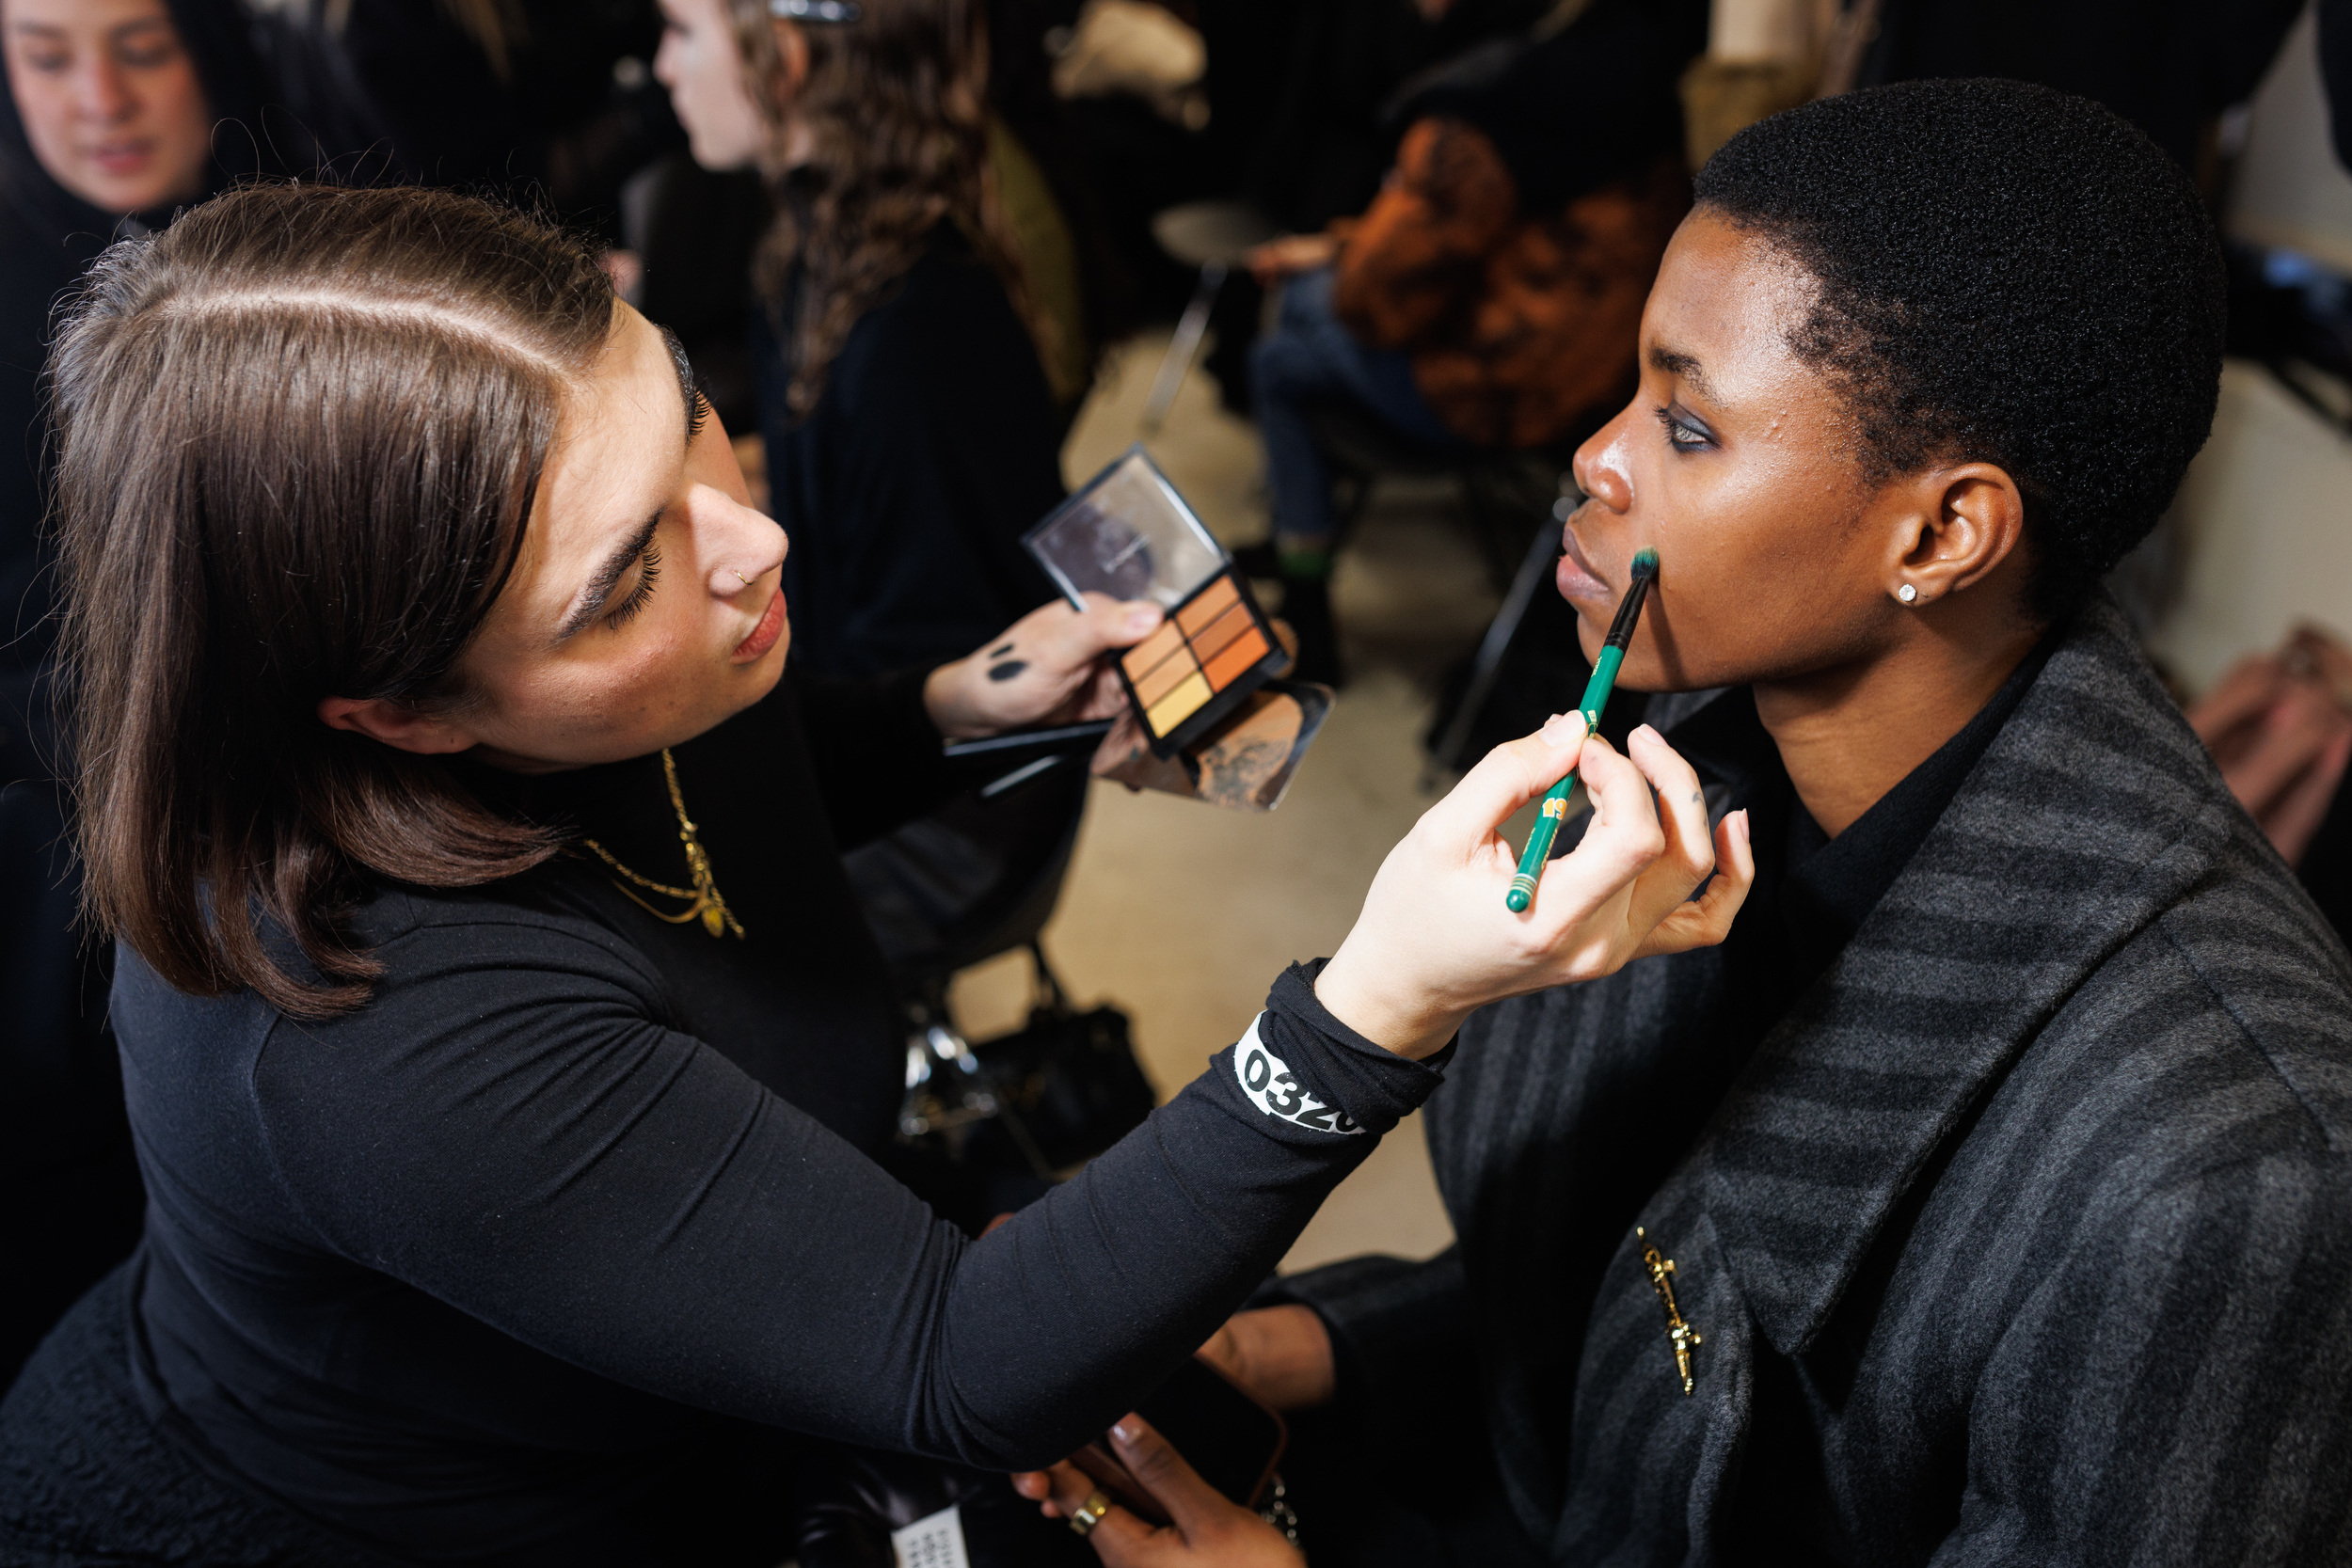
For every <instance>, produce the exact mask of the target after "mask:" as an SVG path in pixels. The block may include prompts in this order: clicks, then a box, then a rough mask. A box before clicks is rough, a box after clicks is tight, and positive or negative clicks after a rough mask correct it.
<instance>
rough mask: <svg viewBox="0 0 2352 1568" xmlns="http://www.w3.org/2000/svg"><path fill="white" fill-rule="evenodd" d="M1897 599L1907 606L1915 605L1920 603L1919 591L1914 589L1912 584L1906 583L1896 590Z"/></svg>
mask: <svg viewBox="0 0 2352 1568" xmlns="http://www.w3.org/2000/svg"><path fill="white" fill-rule="evenodd" d="M1895 597H1897V598H1899V599H1900V600H1902V602H1903V603H1905V604H1915V603H1917V602H1918V598H1919V590H1917V589H1916V588H1914V587H1912V586H1911V584H1909V583H1907V582H1906V583H1904V584H1903V585H1902V586H1901V587H1900V588H1898V589H1896V590H1895Z"/></svg>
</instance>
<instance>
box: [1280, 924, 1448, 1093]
mask: <svg viewBox="0 0 2352 1568" xmlns="http://www.w3.org/2000/svg"><path fill="white" fill-rule="evenodd" d="M1328 961H1329V960H1328V959H1325V958H1317V959H1316V960H1315V961H1314V962H1313V963H1311V964H1293V965H1291V967H1290V968H1288V969H1286V970H1284V971H1283V972H1282V974H1280V975H1279V977H1278V978H1277V979H1276V980H1275V982H1274V990H1273V991H1272V992H1271V993H1270V994H1269V995H1268V996H1267V997H1266V1004H1265V1011H1264V1012H1263V1013H1261V1014H1260V1015H1259V1016H1258V1021H1257V1022H1255V1023H1253V1024H1251V1025H1250V1032H1249V1034H1248V1035H1247V1036H1244V1037H1243V1038H1242V1041H1241V1043H1240V1044H1238V1045H1236V1046H1235V1047H1234V1048H1233V1071H1234V1072H1235V1074H1236V1077H1237V1079H1238V1082H1239V1084H1240V1086H1241V1089H1242V1091H1243V1094H1244V1097H1245V1098H1247V1099H1248V1101H1250V1103H1252V1104H1254V1105H1255V1106H1257V1108H1258V1109H1259V1110H1261V1111H1263V1112H1265V1113H1267V1114H1268V1115H1270V1116H1276V1117H1282V1118H1283V1119H1285V1120H1289V1121H1296V1122H1298V1123H1300V1125H1302V1126H1311V1127H1315V1128H1317V1129H1319V1130H1321V1131H1324V1132H1343V1133H1347V1132H1373V1133H1375V1134H1379V1133H1383V1132H1388V1131H1389V1130H1390V1129H1391V1128H1392V1127H1394V1126H1395V1125H1396V1124H1397V1123H1398V1122H1400V1121H1402V1120H1404V1119H1405V1117H1406V1116H1408V1115H1410V1114H1411V1113H1412V1112H1414V1111H1416V1110H1418V1109H1420V1107H1421V1103H1422V1101H1425V1100H1427V1099H1428V1098H1429V1097H1430V1095H1431V1094H1432V1093H1434V1092H1436V1090H1437V1087H1438V1085H1439V1084H1442V1083H1443V1082H1445V1070H1444V1069H1445V1064H1446V1063H1447V1062H1449V1061H1451V1060H1453V1055H1454V1044H1453V1042H1452V1041H1448V1042H1447V1044H1446V1047H1445V1049H1444V1050H1443V1051H1440V1052H1438V1053H1437V1054H1436V1055H1435V1056H1432V1057H1430V1058H1429V1059H1428V1060H1427V1061H1425V1062H1415V1061H1408V1060H1406V1058H1405V1057H1403V1056H1400V1055H1398V1054H1397V1053H1395V1052H1393V1051H1389V1050H1386V1049H1384V1048H1383V1047H1381V1046H1378V1045H1375V1044H1374V1043H1373V1042H1372V1041H1370V1040H1368V1039H1366V1038H1364V1037H1363V1036H1361V1035H1359V1034H1358V1033H1357V1032H1356V1031H1355V1030H1353V1029H1350V1028H1349V1027H1348V1026H1347V1025H1346V1024H1344V1023H1342V1022H1340V1021H1339V1020H1338V1019H1336V1018H1334V1017H1332V1016H1331V1014H1330V1011H1329V1010H1328V1009H1327V1008H1326V1007H1325V1006H1324V1005H1323V1003H1322V1000H1321V999H1320V998H1318V997H1317V996H1316V995H1315V985H1314V982H1315V976H1316V975H1318V974H1322V973H1323V966H1324V965H1325V964H1326V963H1327V962H1328Z"/></svg>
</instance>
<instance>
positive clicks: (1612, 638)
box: [1502, 550, 1658, 914]
mask: <svg viewBox="0 0 2352 1568" xmlns="http://www.w3.org/2000/svg"><path fill="white" fill-rule="evenodd" d="M1657 580H1658V552H1657V551H1656V550H1643V551H1641V552H1640V553H1639V554H1637V555H1635V556H1634V558H1633V580H1632V582H1631V583H1629V584H1628V585H1627V587H1626V591H1625V597H1624V598H1622V599H1620V600H1618V601H1617V618H1616V619H1615V620H1613V621H1612V622H1610V623H1609V639H1608V641H1605V642H1603V643H1602V644H1601V645H1600V657H1598V658H1597V659H1595V660H1593V678H1592V679H1591V680H1589V681H1586V682H1585V683H1584V700H1583V701H1582V702H1581V703H1579V704H1577V706H1578V707H1580V708H1581V709H1582V710H1583V712H1584V733H1585V734H1587V735H1590V734H1592V733H1593V731H1595V730H1597V729H1598V728H1599V727H1600V710H1601V709H1602V708H1604V707H1607V706H1608V705H1609V693H1610V691H1611V690H1612V689H1613V688H1614V687H1615V686H1616V684H1617V666H1618V665H1619V664H1621V663H1623V662H1624V661H1625V645H1626V644H1627V643H1629V642H1630V641H1633V626H1634V624H1635V623H1636V622H1638V621H1640V620H1641V618H1642V601H1643V600H1644V599H1646V598H1648V597H1649V585H1650V584H1651V583H1653V582H1655V581H1657ZM1574 788H1576V770H1575V769H1574V768H1570V769H1569V770H1568V776H1567V777H1566V778H1565V779H1562V780H1561V781H1560V782H1559V783H1558V784H1553V785H1552V786H1551V787H1550V788H1549V789H1548V790H1546V791H1545V792H1544V809H1543V810H1542V811H1541V812H1540V813H1539V814H1537V816H1536V817H1535V831H1534V832H1532V833H1529V834H1528V835H1527V852H1526V853H1525V854H1522V855H1521V856H1519V871H1518V876H1516V877H1514V878H1512V879H1511V891H1510V892H1509V893H1506V894H1504V895H1502V902H1503V903H1504V905H1505V906H1507V907H1508V908H1509V909H1510V911H1511V912H1512V913H1513V914H1519V913H1522V912H1524V911H1526V909H1527V907H1528V906H1529V905H1531V904H1533V903H1534V902H1535V882H1536V879H1538V878H1540V877H1541V876H1543V874H1544V862H1546V861H1548V860H1549V859H1551V841H1552V840H1553V839H1555V838H1557V837H1558V836H1559V835H1560V823H1561V820H1562V819H1563V818H1564V817H1565V816H1567V815H1568V793H1569V791H1571V790H1573V789H1574Z"/></svg>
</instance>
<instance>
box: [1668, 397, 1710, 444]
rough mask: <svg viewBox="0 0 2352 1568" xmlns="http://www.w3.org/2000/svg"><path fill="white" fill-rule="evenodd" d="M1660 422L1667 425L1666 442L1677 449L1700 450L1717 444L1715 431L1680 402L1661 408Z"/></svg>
mask: <svg viewBox="0 0 2352 1568" xmlns="http://www.w3.org/2000/svg"><path fill="white" fill-rule="evenodd" d="M1658 422H1659V423H1660V424H1661V425H1664V426H1665V427H1666V444H1667V445H1668V446H1670V447H1673V448H1674V449H1675V450H1676V451H1702V450H1704V449H1705V448H1708V447H1711V446H1713V445H1714V444H1715V433H1714V432H1713V431H1711V430H1709V429H1708V428H1707V426H1706V425H1705V424H1704V423H1703V422H1701V421H1700V420H1699V419H1698V418H1697V417H1696V416H1694V415H1693V414H1692V413H1691V411H1690V410H1689V409H1687V408H1684V407H1683V406H1682V405H1681V404H1666V405H1664V406H1663V407H1661V408H1660V409H1659V410H1658Z"/></svg>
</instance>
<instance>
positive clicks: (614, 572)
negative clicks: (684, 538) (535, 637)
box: [555, 512, 661, 642]
mask: <svg viewBox="0 0 2352 1568" xmlns="http://www.w3.org/2000/svg"><path fill="white" fill-rule="evenodd" d="M660 522H661V514H660V513H659V512H657V513H655V514H654V515H652V516H650V517H648V518H646V519H645V526H644V527H643V528H641V529H639V530H638V531H636V532H635V533H632V534H630V535H629V536H628V538H627V539H624V540H623V541H621V545H620V547H619V548H617V549H615V550H614V551H613V552H612V554H611V555H609V556H607V557H605V559H604V563H603V564H602V565H600V566H598V567H597V568H596V576H595V577H593V578H589V579H588V586H587V587H586V588H584V589H582V590H581V591H580V599H579V602H578V603H576V604H575V605H574V606H573V607H572V612H571V613H570V614H569V615H566V616H564V624H563V625H562V626H558V627H556V628H555V640H556V641H558V642H562V641H564V640H566V639H567V638H572V637H576V636H578V635H579V634H580V632H582V631H584V630H585V629H587V627H588V626H590V625H591V624H592V623H593V622H594V621H595V620H596V617H597V616H598V615H599V614H602V613H603V611H604V607H605V603H606V601H607V600H609V599H611V598H612V590H613V589H614V587H616V586H617V585H618V584H619V583H620V580H621V574H622V573H623V572H626V571H628V563H629V562H632V561H634V560H636V559H637V558H638V557H639V556H641V555H643V554H644V553H645V546H647V545H649V544H651V543H653V531H654V530H655V529H656V528H657V527H659V526H660Z"/></svg>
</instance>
